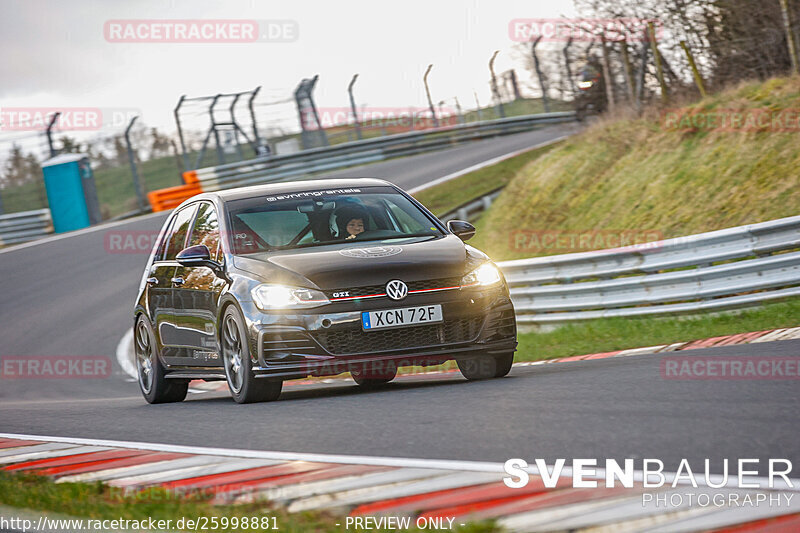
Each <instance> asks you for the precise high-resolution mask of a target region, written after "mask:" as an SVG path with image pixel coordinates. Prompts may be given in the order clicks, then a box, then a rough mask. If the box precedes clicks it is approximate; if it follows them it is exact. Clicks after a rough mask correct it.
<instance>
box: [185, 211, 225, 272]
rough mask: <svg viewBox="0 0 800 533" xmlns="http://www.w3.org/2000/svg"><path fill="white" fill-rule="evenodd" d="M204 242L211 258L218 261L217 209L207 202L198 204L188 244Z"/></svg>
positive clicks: (193, 244) (194, 244) (195, 244)
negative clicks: (198, 208)
mask: <svg viewBox="0 0 800 533" xmlns="http://www.w3.org/2000/svg"><path fill="white" fill-rule="evenodd" d="M198 244H205V245H206V246H207V247H208V249H209V251H211V259H213V260H214V261H219V223H218V222H217V210H216V209H214V206H213V205H211V204H209V203H206V202H204V203H202V204H200V210H199V211H198V212H197V218H196V219H195V221H194V229H192V237H191V239H189V246H197V245H198Z"/></svg>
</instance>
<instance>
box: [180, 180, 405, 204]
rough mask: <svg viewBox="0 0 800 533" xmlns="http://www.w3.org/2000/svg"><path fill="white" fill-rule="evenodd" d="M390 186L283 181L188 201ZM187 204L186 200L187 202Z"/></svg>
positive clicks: (381, 182) (362, 182) (365, 182)
mask: <svg viewBox="0 0 800 533" xmlns="http://www.w3.org/2000/svg"><path fill="white" fill-rule="evenodd" d="M386 185H389V186H392V184H391V183H389V182H388V181H385V180H381V179H377V178H339V179H319V180H304V181H283V182H277V183H265V184H263V185H252V186H249V187H237V188H235V189H227V190H223V191H216V192H209V193H202V194H199V195H197V196H193V197H192V198H191V199H190V200H191V201H197V200H203V199H213V198H214V197H216V198H219V199H220V200H222V201H223V202H230V201H232V200H241V199H246V198H253V197H256V196H262V195H265V194H288V193H293V192H303V191H311V190H320V189H322V190H328V189H349V188H353V187H368V186H386ZM187 202H188V200H187Z"/></svg>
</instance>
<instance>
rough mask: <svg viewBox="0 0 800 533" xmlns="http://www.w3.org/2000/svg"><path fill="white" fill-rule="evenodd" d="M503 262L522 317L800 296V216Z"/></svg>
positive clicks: (651, 310) (550, 318) (635, 312)
mask: <svg viewBox="0 0 800 533" xmlns="http://www.w3.org/2000/svg"><path fill="white" fill-rule="evenodd" d="M498 266H500V268H501V269H502V270H503V272H504V274H505V276H506V279H507V281H508V283H509V287H510V290H511V297H512V300H513V301H514V305H515V308H516V311H517V321H518V323H520V324H540V325H544V324H561V323H567V322H573V321H579V320H589V319H594V318H605V317H633V316H643V315H658V314H681V313H694V312H699V311H710V310H727V309H732V308H736V307H745V306H749V305H757V304H760V303H763V302H767V301H771V300H776V299H781V298H787V297H791V296H800V216H796V217H789V218H783V219H779V220H773V221H769V222H763V223H759V224H751V225H747V226H740V227H736V228H729V229H724V230H720V231H712V232H709V233H701V234H698V235H691V236H688V237H679V238H676V239H668V240H663V241H656V242H652V243H647V244H645V245H640V246H634V247H626V248H619V249H612V250H599V251H595V252H582V253H575V254H566V255H556V256H547V257H537V258H533V259H522V260H517V261H505V262H501V263H498Z"/></svg>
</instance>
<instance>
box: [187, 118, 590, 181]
mask: <svg viewBox="0 0 800 533" xmlns="http://www.w3.org/2000/svg"><path fill="white" fill-rule="evenodd" d="M574 120H576V117H575V113H574V112H571V111H569V112H559V113H542V114H537V115H524V116H519V117H509V118H503V119H498V120H491V121H484V122H474V123H470V124H460V125H456V126H452V127H446V128H436V129H429V130H422V131H414V132H408V133H400V134H396V135H388V136H385V137H376V138H374V139H365V140H361V141H353V142H348V143H342V144H337V145H334V146H329V147H323V148H314V149H311V150H304V151H302V152H297V153H294V154H286V155H274V156H269V157H262V158H256V159H250V160H247V161H240V162H238V163H229V164H226V165H219V166H215V167H208V168H201V169H198V170H194V171H190V172H188V173H186V174H190V175H191V179H187V180H186V181H187V183H189V182H190V181H192V180H194V179H196V180H197V182H199V184H200V186H201V187H202V189H203V191H216V190H220V189H227V188H230V187H240V186H245V185H253V184H257V183H268V182H271V181H280V180H284V179H292V178H296V177H298V176H303V175H308V174H314V173H317V172H324V171H330V170H334V169H338V168H344V167H348V166H354V165H362V164H366V163H373V162H376V161H383V160H385V159H389V158H392V157H399V156H406V155H413V154H417V153H422V152H427V151H432V150H437V149H441V148H444V147H447V146H449V145H454V144H458V143H462V142H467V141H471V140H476V139H481V138H484V137H491V136H497V135H509V134H513V133H520V132H523V131H529V130H531V129H533V128H535V127H537V126H539V125H542V124H554V123H561V122H572V121H574ZM186 174H185V175H184V176H186Z"/></svg>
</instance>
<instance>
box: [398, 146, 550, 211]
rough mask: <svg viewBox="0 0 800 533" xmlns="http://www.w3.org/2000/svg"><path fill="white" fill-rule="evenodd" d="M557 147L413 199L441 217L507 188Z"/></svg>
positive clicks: (467, 176)
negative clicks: (521, 171)
mask: <svg viewBox="0 0 800 533" xmlns="http://www.w3.org/2000/svg"><path fill="white" fill-rule="evenodd" d="M555 146H556V145H555V144H551V145H548V146H543V147H541V148H537V149H535V150H531V151H529V152H525V153H524V154H520V155H518V156H516V157H512V158H510V159H506V160H505V161H501V162H499V163H497V164H495V165H491V166H488V167H484V168H482V169H479V170H476V171H474V172H470V173H469V174H465V175H463V176H460V177H458V178H456V179H452V180H450V181H446V182H444V183H441V184H439V185H434V186H433V187H428V188H427V189H424V190H422V191H420V192H418V193H417V194H415V195H414V197H415V198H416V199H417V200H419V201H420V202H421V203H422V204H423V205H424V206H425V207H427V208H428V209H430V210H431V211H433V213H434V214H436V215H442V214H444V213H447V212H448V211H452V210H453V209H455V208H457V207H458V206H460V205H463V204H465V203H467V202H470V201H472V200H474V199H476V198H480V197H481V196H483V195H485V194H487V193H490V192H492V191H494V190H495V189H498V188H500V187H504V186H505V185H507V184H508V182H510V181H511V180H512V179H513V178H514V176H516V174H517V173H518V172H519V171H520V169H521V168H523V167H525V166H526V165H528V164H529V163H531V162H532V161H534V160H536V159H538V158H539V157H541V156H542V155H543V154H546V153H547V152H549V151H550V150H551V149H553V148H554V147H555Z"/></svg>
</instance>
